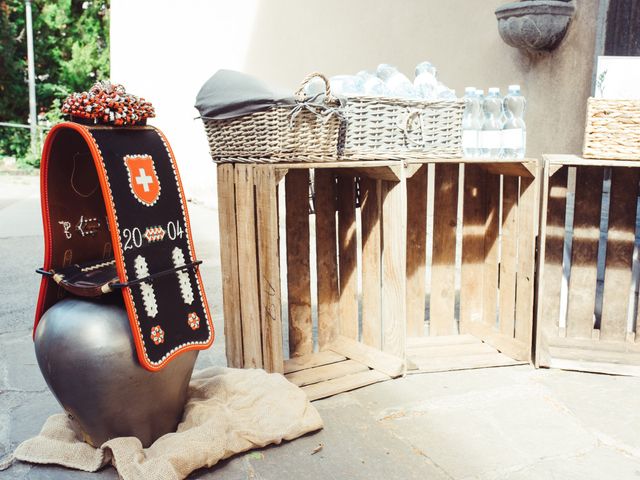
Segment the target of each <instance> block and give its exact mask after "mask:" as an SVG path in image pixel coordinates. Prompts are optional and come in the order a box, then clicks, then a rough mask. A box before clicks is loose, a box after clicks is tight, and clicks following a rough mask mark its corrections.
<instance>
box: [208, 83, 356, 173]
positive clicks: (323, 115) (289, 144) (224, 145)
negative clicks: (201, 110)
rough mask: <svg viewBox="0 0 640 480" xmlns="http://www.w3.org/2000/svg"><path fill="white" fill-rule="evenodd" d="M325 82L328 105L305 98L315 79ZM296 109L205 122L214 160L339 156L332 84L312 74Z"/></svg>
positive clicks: (279, 108)
mask: <svg viewBox="0 0 640 480" xmlns="http://www.w3.org/2000/svg"><path fill="white" fill-rule="evenodd" d="M315 77H320V78H321V79H322V80H324V82H325V86H326V91H325V96H324V103H323V104H321V105H318V104H316V103H310V102H308V99H305V98H304V94H303V89H304V86H305V85H306V84H307V83H308V82H309V81H310V80H311V79H313V78H315ZM296 99H297V103H296V104H295V105H280V106H276V107H273V108H271V109H269V110H266V111H262V112H255V113H251V114H248V115H244V116H241V117H237V118H232V119H224V120H220V119H207V118H203V122H204V127H205V131H206V133H207V138H208V140H209V148H210V151H211V156H212V157H213V159H214V161H217V162H239V163H240V162H246V163H277V162H286V161H290V162H294V161H295V162H321V161H334V160H336V159H337V158H338V146H339V144H340V143H341V141H340V136H341V135H343V134H344V121H343V118H342V116H341V114H340V111H339V109H338V108H337V107H338V105H339V102H338V100H337V99H336V98H335V97H333V96H332V95H331V90H330V87H329V81H328V80H327V79H326V77H324V76H323V75H321V74H318V73H314V74H312V75H309V76H308V77H307V78H305V80H304V81H303V82H302V84H301V86H300V88H299V89H298V91H297V92H296Z"/></svg>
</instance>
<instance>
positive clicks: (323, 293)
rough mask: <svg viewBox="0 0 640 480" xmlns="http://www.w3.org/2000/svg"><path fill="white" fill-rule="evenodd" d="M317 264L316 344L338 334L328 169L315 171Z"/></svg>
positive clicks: (332, 186) (332, 201)
mask: <svg viewBox="0 0 640 480" xmlns="http://www.w3.org/2000/svg"><path fill="white" fill-rule="evenodd" d="M314 182H315V190H314V191H315V202H316V203H315V207H316V265H317V267H316V268H317V271H318V275H317V277H318V279H317V281H318V287H317V288H318V346H319V348H320V350H322V349H323V348H324V347H325V345H327V344H328V343H330V342H331V341H332V340H333V339H334V338H336V337H337V335H338V328H339V326H340V325H339V315H340V310H339V308H338V307H339V302H340V290H339V288H340V286H339V285H338V257H337V251H336V188H335V181H334V177H333V173H332V172H331V171H330V170H316V171H315V172H314Z"/></svg>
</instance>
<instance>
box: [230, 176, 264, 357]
mask: <svg viewBox="0 0 640 480" xmlns="http://www.w3.org/2000/svg"><path fill="white" fill-rule="evenodd" d="M253 171H254V167H253V166H252V165H236V166H235V181H236V225H237V231H238V270H239V272H240V305H241V310H242V347H243V357H244V368H261V367H262V339H261V333H260V299H259V297H258V292H259V290H258V261H257V256H256V243H257V239H256V225H255V202H254V188H253Z"/></svg>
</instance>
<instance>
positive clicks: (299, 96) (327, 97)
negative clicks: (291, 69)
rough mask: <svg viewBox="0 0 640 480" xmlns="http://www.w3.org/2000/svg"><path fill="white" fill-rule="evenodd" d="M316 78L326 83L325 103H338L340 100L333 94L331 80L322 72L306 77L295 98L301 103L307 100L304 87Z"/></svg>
mask: <svg viewBox="0 0 640 480" xmlns="http://www.w3.org/2000/svg"><path fill="white" fill-rule="evenodd" d="M314 78H319V79H321V80H322V81H323V82H324V103H326V104H336V103H338V99H337V98H336V97H334V96H333V95H332V94H331V85H330V83H329V79H328V78H327V77H325V76H324V75H323V74H322V73H320V72H313V73H310V74H309V75H307V76H306V77H304V80H302V83H301V84H300V86H299V87H298V90H296V93H295V94H294V96H295V97H296V100H298V101H299V102H302V101H304V100H305V95H304V87H306V86H307V84H308V83H309V82H310V81H311V80H313V79H314Z"/></svg>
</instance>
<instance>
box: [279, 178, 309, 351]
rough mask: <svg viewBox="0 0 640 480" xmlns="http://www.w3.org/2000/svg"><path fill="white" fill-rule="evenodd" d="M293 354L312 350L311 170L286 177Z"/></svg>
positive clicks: (290, 324)
mask: <svg viewBox="0 0 640 480" xmlns="http://www.w3.org/2000/svg"><path fill="white" fill-rule="evenodd" d="M284 181H285V197H286V209H287V214H286V216H287V219H286V223H287V288H288V295H289V353H290V356H292V357H296V356H298V355H306V354H308V353H311V352H313V331H312V321H311V275H310V271H309V171H308V170H291V171H290V172H289V173H288V174H287V176H286V177H285V180H284Z"/></svg>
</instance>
